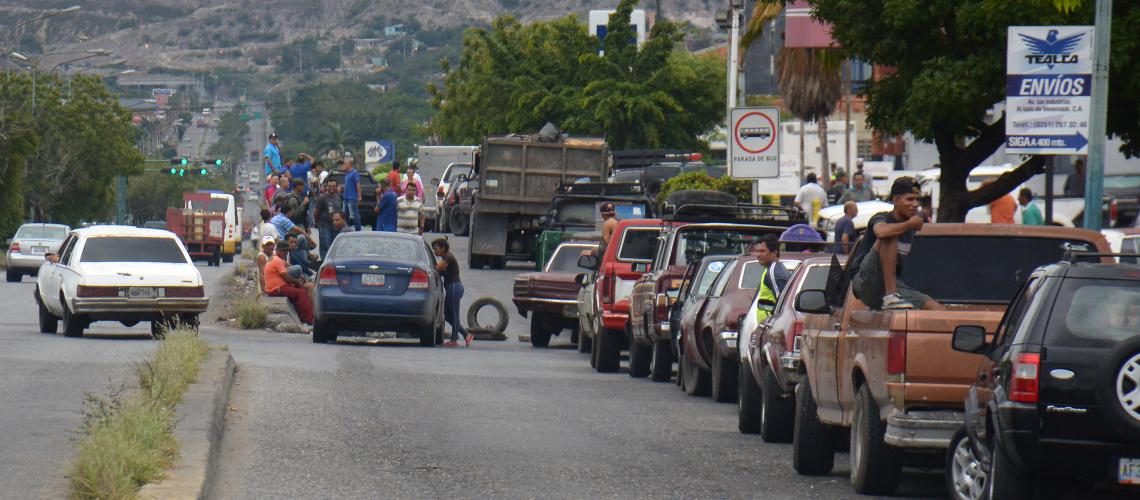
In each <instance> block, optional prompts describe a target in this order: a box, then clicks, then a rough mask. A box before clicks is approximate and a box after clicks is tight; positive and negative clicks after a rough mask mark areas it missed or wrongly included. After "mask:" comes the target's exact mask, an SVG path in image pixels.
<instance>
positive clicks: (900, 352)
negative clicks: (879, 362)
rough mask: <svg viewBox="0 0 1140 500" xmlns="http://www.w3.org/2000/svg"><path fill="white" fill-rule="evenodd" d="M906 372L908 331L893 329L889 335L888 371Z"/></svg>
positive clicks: (892, 373) (895, 372)
mask: <svg viewBox="0 0 1140 500" xmlns="http://www.w3.org/2000/svg"><path fill="white" fill-rule="evenodd" d="M904 372H906V332H900V331H892V332H891V333H890V335H888V336H887V373H888V374H891V375H898V374H901V373H904Z"/></svg>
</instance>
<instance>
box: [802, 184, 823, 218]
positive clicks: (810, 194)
mask: <svg viewBox="0 0 1140 500" xmlns="http://www.w3.org/2000/svg"><path fill="white" fill-rule="evenodd" d="M815 200H819V208H823V207H826V206H827V191H824V190H823V186H820V185H819V184H818V183H815V182H809V183H807V184H804V185H803V187H801V188H800V192H798V193H796V204H797V205H799V206H800V208H802V209H804V213H806V214H807V215H808V219H809V220H812V221H815V214H814V212H813V211H812V202H813V201H815Z"/></svg>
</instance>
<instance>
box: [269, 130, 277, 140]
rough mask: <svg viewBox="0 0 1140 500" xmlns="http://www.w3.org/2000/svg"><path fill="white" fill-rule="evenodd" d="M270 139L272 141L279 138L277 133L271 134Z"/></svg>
mask: <svg viewBox="0 0 1140 500" xmlns="http://www.w3.org/2000/svg"><path fill="white" fill-rule="evenodd" d="M269 138H270V139H276V138H277V132H274V133H272V134H269Z"/></svg>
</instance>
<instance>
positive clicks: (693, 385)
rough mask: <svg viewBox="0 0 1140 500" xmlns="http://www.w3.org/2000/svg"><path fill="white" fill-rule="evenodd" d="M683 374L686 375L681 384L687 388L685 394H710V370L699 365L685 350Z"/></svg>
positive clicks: (683, 354)
mask: <svg viewBox="0 0 1140 500" xmlns="http://www.w3.org/2000/svg"><path fill="white" fill-rule="evenodd" d="M681 376H682V377H684V380H683V381H682V383H681V386H682V388H684V389H685V394H688V395H690V396H708V395H709V390H710V387H709V385H711V383H710V381H709V372H708V370H705V369H704V368H701V367H699V366H697V363H696V362H694V361H693V360H691V359H689V355H688V354H686V353H685V352H684V351H682V352H681Z"/></svg>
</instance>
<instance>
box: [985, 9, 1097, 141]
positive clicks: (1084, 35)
mask: <svg viewBox="0 0 1140 500" xmlns="http://www.w3.org/2000/svg"><path fill="white" fill-rule="evenodd" d="M1006 44H1007V45H1006V85H1005V112H1006V116H1005V136H1006V142H1005V149H1006V153H1009V154H1045V155H1074V154H1087V153H1088V147H1087V146H1088V136H1089V111H1090V109H1091V108H1092V70H1093V46H1092V44H1093V27H1092V26H1010V27H1009V36H1008V40H1007V42H1006Z"/></svg>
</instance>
